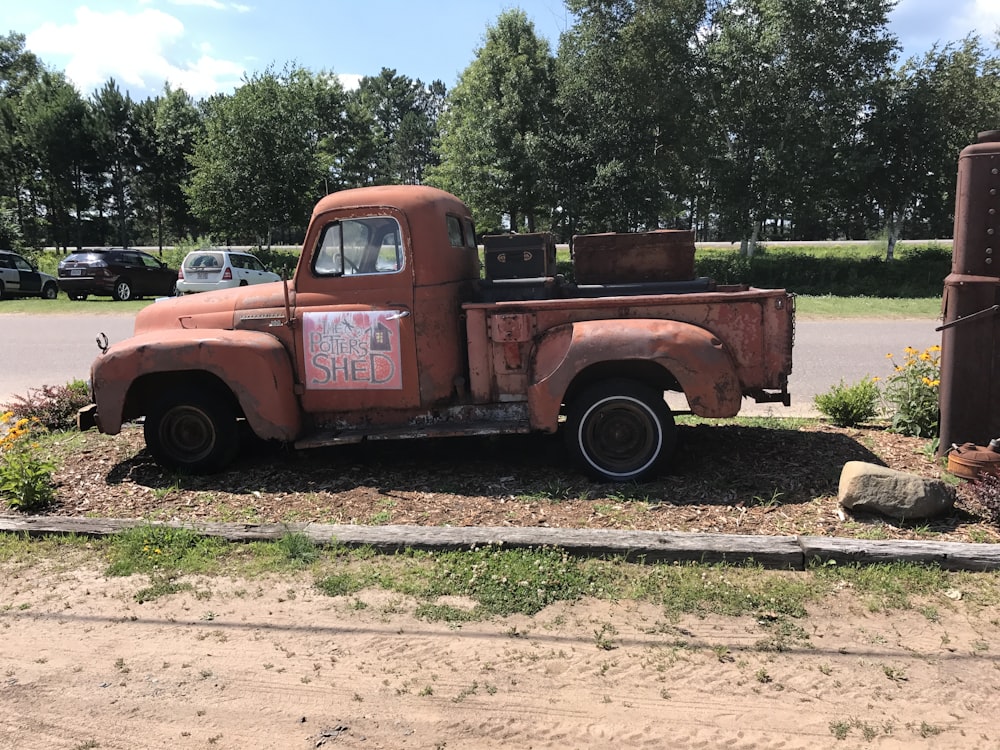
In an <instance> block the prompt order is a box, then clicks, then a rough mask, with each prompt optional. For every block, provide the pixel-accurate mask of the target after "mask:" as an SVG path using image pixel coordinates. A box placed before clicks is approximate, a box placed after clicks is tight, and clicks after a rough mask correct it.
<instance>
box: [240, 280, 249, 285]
mask: <svg viewBox="0 0 1000 750" xmlns="http://www.w3.org/2000/svg"><path fill="white" fill-rule="evenodd" d="M240 286H249V284H248V283H247V280H246V279H240Z"/></svg>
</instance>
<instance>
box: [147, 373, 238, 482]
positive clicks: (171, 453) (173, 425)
mask: <svg viewBox="0 0 1000 750" xmlns="http://www.w3.org/2000/svg"><path fill="white" fill-rule="evenodd" d="M143 435H144V437H145V438H146V447H147V448H148V449H149V452H150V453H151V454H152V455H153V458H154V459H156V462H157V463H158V464H160V466H163V467H165V468H167V469H176V470H178V471H182V472H185V473H188V474H211V473H212V472H216V471H221V470H222V469H224V468H226V466H228V465H229V464H230V463H232V461H233V459H234V458H236V454H237V453H239V447H240V440H239V430H238V429H237V423H236V412H235V409H234V406H233V402H232V399H231V398H229V394H223V393H220V392H219V391H217V390H212V389H208V390H201V389H198V390H196V389H194V388H178V389H175V390H173V391H170V392H168V393H166V394H164V395H163V396H162V397H161V398H160V399H159V400H158V401H157V402H156V403H155V404H154V405H153V407H152V408H151V409H150V411H149V413H148V414H147V415H146V420H145V423H144V424H143Z"/></svg>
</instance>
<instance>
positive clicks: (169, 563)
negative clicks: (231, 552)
mask: <svg viewBox="0 0 1000 750" xmlns="http://www.w3.org/2000/svg"><path fill="white" fill-rule="evenodd" d="M227 549H228V544H227V543H226V542H225V541H223V540H221V539H218V538H216V537H209V536H199V535H198V534H196V533H195V532H194V531H191V530H189V529H177V528H173V527H170V526H140V527H136V528H134V529H129V530H128V531H123V532H121V533H119V534H116V535H115V536H114V537H112V539H111V544H110V548H109V556H110V558H111V562H110V564H109V566H108V569H107V574H108V575H109V576H127V575H131V574H133V573H152V572H161V571H162V572H173V571H183V572H204V571H207V570H209V569H211V568H213V567H214V566H215V565H216V564H217V558H218V556H219V555H220V554H221V553H222V552H224V551H226V550H227Z"/></svg>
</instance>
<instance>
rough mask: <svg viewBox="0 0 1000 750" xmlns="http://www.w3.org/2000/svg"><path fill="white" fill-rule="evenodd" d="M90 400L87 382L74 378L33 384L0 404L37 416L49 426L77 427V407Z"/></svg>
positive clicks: (21, 415)
mask: <svg viewBox="0 0 1000 750" xmlns="http://www.w3.org/2000/svg"><path fill="white" fill-rule="evenodd" d="M89 401H90V396H89V394H88V393H87V384H86V383H85V382H83V381H82V380H74V381H73V382H71V383H67V384H66V385H43V386H42V387H41V388H31V389H29V390H28V393H27V394H26V395H24V396H15V397H14V400H13V401H12V402H10V403H8V404H5V405H4V406H3V407H0V408H2V410H3V411H9V412H11V413H12V414H13V415H14V416H15V417H17V418H19V419H28V420H35V421H37V422H38V423H40V424H41V425H42V426H43V427H45V428H46V429H48V430H70V429H73V428H74V427H76V413H77V411H79V409H80V408H81V407H83V406H86V405H87V404H88V403H89Z"/></svg>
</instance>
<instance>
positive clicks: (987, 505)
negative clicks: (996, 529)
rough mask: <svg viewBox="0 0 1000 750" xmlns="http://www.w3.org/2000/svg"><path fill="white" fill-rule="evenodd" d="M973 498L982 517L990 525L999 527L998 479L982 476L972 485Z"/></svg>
mask: <svg viewBox="0 0 1000 750" xmlns="http://www.w3.org/2000/svg"><path fill="white" fill-rule="evenodd" d="M972 494H973V497H975V498H976V500H977V501H979V505H980V506H981V507H982V509H983V517H984V518H985V519H986V520H987V521H989V522H990V523H992V524H998V525H1000V477H998V476H997V475H996V474H992V473H986V474H982V475H981V476H980V477H979V479H977V480H976V481H975V482H973V483H972Z"/></svg>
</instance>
